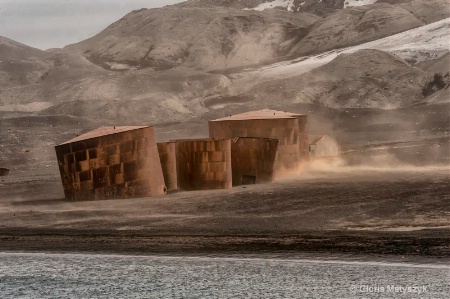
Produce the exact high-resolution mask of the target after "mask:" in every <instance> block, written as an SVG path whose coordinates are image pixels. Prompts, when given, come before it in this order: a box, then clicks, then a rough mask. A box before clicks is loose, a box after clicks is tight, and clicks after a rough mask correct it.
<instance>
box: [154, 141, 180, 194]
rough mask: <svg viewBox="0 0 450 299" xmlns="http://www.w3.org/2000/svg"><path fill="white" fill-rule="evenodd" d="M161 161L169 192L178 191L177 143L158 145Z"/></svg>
mask: <svg viewBox="0 0 450 299" xmlns="http://www.w3.org/2000/svg"><path fill="white" fill-rule="evenodd" d="M157 145H158V152H159V159H160V161H161V167H162V172H163V176H164V182H165V183H166V187H167V190H168V191H173V190H177V189H178V181H177V157H176V143H175V142H173V141H171V142H161V143H158V144H157Z"/></svg>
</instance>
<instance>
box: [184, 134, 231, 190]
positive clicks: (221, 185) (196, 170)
mask: <svg viewBox="0 0 450 299" xmlns="http://www.w3.org/2000/svg"><path fill="white" fill-rule="evenodd" d="M176 162H177V174H178V185H179V188H180V189H183V190H206V189H227V188H231V187H232V172H231V140H230V139H195V140H177V141H176Z"/></svg>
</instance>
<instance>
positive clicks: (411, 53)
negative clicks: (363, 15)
mask: <svg viewBox="0 0 450 299" xmlns="http://www.w3.org/2000/svg"><path fill="white" fill-rule="evenodd" d="M449 40H450V18H447V19H444V20H441V21H438V22H435V23H431V24H428V25H425V26H422V27H419V28H415V29H411V30H408V31H405V32H401V33H398V34H395V35H391V36H388V37H385V38H382V39H378V40H374V41H371V42H368V43H364V44H361V45H358V46H353V47H348V48H342V49H336V50H331V51H328V52H325V53H321V54H317V55H312V56H305V57H299V58H296V59H294V60H290V61H283V62H279V63H275V64H272V65H268V66H265V67H262V68H260V69H258V70H255V73H256V74H257V75H259V76H263V77H268V78H274V77H291V76H298V75H300V74H303V73H306V72H308V71H310V70H312V69H315V68H317V67H319V66H321V65H324V64H326V63H328V62H330V61H331V60H333V59H334V58H336V57H337V56H338V55H339V54H341V53H347V54H348V53H354V52H356V51H358V50H361V49H376V50H381V51H385V52H390V53H392V54H394V55H397V56H398V57H400V58H402V59H413V60H415V61H417V62H420V61H423V60H428V59H430V58H438V57H440V56H442V55H444V54H445V53H447V52H449V51H450V44H449V42H448V41H449ZM248 71H250V72H251V71H252V70H251V69H249V70H248Z"/></svg>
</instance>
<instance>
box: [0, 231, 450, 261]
mask: <svg viewBox="0 0 450 299" xmlns="http://www.w3.org/2000/svg"><path fill="white" fill-rule="evenodd" d="M449 244H450V236H449V234H448V231H446V230H431V231H428V230H427V231H420V232H408V233H398V232H395V233H392V232H390V233H386V232H384V233H380V232H364V233H360V232H357V233H355V232H339V231H329V232H305V233H304V234H300V235H291V236H288V235H283V236H261V235H255V236H250V235H246V236H211V235H206V236H205V235H197V236H195V235H148V234H147V233H145V232H136V231H134V232H116V231H109V232H107V231H56V230H55V231H51V230H23V229H20V230H8V231H5V230H0V251H31V252H36V251H38V252H41V251H42V252H83V253H120V254H144V255H147V254H183V255H198V254H234V253H242V254H264V253H270V254H277V253H278V254H295V253H314V254H319V255H320V254H327V255H333V254H356V255H402V256H410V257H413V256H417V257H422V258H423V257H428V258H437V259H443V260H446V261H450V246H449Z"/></svg>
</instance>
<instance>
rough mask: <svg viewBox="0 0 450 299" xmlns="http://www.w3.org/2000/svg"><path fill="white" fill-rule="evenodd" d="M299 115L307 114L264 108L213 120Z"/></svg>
mask: <svg viewBox="0 0 450 299" xmlns="http://www.w3.org/2000/svg"><path fill="white" fill-rule="evenodd" d="M299 116H305V115H303V114H297V113H291V112H286V111H278V110H272V109H262V110H258V111H249V112H244V113H240V114H236V115H231V116H227V117H223V118H218V119H215V120H212V121H225V120H250V119H280V118H298V117H299Z"/></svg>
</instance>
